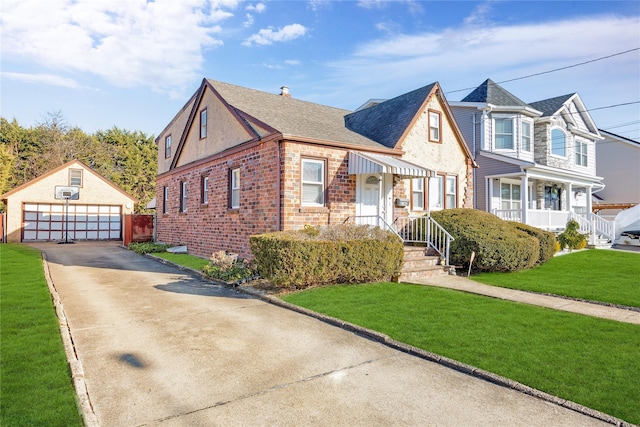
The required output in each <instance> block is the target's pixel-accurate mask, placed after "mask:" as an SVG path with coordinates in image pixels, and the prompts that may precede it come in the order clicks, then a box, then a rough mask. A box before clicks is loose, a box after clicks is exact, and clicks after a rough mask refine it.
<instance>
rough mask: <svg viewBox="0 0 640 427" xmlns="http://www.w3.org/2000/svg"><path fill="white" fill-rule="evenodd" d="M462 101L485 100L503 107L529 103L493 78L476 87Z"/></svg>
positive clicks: (523, 105)
mask: <svg viewBox="0 0 640 427" xmlns="http://www.w3.org/2000/svg"><path fill="white" fill-rule="evenodd" d="M462 102H483V103H487V104H492V105H498V106H503V107H527V106H528V104H527V103H526V102H524V101H522V100H521V99H520V98H518V97H517V96H515V95H514V94H512V93H511V92H509V91H508V90H506V89H504V88H503V87H502V86H500V85H499V84H497V83H495V82H494V81H493V80H491V79H487V80H485V81H484V82H482V84H480V86H478V87H477V88H475V89H474V90H473V91H472V92H471V93H470V94H469V95H467V96H465V97H464V98H463V99H462Z"/></svg>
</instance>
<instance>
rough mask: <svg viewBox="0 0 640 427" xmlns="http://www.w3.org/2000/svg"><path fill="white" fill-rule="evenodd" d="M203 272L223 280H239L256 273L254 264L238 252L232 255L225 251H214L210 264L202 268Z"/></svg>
mask: <svg viewBox="0 0 640 427" xmlns="http://www.w3.org/2000/svg"><path fill="white" fill-rule="evenodd" d="M202 272H203V273H204V274H206V275H207V276H208V277H211V278H212V279H217V280H222V281H223V282H238V281H241V280H245V279H249V278H251V277H253V276H255V275H256V271H255V268H254V266H253V265H252V264H251V263H250V262H248V261H246V260H243V259H238V256H237V254H234V255H231V254H228V253H226V252H225V251H218V252H214V253H213V255H211V258H210V260H209V264H207V265H205V266H204V267H203V268H202Z"/></svg>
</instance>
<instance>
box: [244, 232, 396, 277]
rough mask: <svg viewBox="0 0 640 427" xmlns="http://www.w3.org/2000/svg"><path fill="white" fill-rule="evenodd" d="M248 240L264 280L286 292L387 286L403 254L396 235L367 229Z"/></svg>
mask: <svg viewBox="0 0 640 427" xmlns="http://www.w3.org/2000/svg"><path fill="white" fill-rule="evenodd" d="M249 240H250V245H251V252H252V254H253V257H254V262H255V263H256V266H257V269H258V271H259V272H260V275H261V276H262V277H264V278H266V279H268V280H270V281H271V282H272V283H273V284H274V285H276V286H281V287H286V288H298V289H300V288H305V287H309V286H314V285H321V284H333V283H355V282H368V281H378V280H389V279H390V278H392V277H394V276H397V275H398V274H399V273H400V267H401V265H402V257H403V254H404V248H403V245H402V242H401V241H400V239H398V237H397V236H396V235H395V234H393V233H391V232H389V231H383V230H381V229H379V228H377V227H371V226H367V225H335V226H326V227H309V226H307V227H305V228H304V229H303V230H299V231H281V232H275V233H266V234H261V235H259V236H251V237H250V239H249Z"/></svg>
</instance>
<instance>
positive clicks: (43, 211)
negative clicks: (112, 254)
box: [22, 203, 122, 242]
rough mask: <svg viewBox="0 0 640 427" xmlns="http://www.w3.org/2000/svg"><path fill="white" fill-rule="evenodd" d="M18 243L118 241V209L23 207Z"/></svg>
mask: <svg viewBox="0 0 640 427" xmlns="http://www.w3.org/2000/svg"><path fill="white" fill-rule="evenodd" d="M22 224H23V227H22V240H23V241H25V242H29V241H50V240H54V241H55V240H63V239H64V238H65V235H66V237H67V238H68V239H70V240H120V239H121V238H122V216H121V211H120V206H110V205H72V204H70V205H69V210H68V212H67V213H66V214H65V206H64V204H56V203H25V204H23V209H22Z"/></svg>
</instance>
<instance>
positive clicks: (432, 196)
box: [429, 176, 444, 211]
mask: <svg viewBox="0 0 640 427" xmlns="http://www.w3.org/2000/svg"><path fill="white" fill-rule="evenodd" d="M443 178H444V177H442V176H432V177H431V178H429V210H430V211H431V210H433V211H439V210H441V209H443V208H444V185H443Z"/></svg>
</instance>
